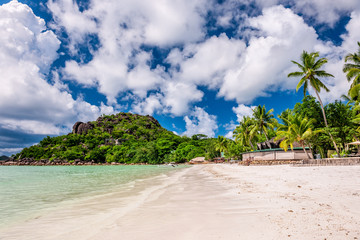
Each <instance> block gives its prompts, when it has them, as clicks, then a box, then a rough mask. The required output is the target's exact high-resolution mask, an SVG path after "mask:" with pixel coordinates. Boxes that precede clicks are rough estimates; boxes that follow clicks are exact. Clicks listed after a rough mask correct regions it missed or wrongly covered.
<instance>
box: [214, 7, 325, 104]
mask: <svg viewBox="0 0 360 240" xmlns="http://www.w3.org/2000/svg"><path fill="white" fill-rule="evenodd" d="M248 25H249V26H251V27H253V28H256V29H257V31H255V32H254V33H253V37H252V38H251V39H250V42H249V46H248V47H247V49H246V51H245V53H244V54H243V56H242V61H239V65H238V66H237V67H236V68H233V69H230V70H229V71H227V74H226V75H225V78H224V82H223V84H222V85H221V88H220V92H219V94H220V96H223V97H224V98H225V99H227V100H232V99H235V100H236V101H237V102H238V103H251V102H252V101H253V100H254V99H255V98H256V97H258V96H267V95H268V93H269V92H272V91H278V90H287V89H294V88H295V86H296V83H297V82H296V79H291V78H290V79H289V78H287V77H286V76H287V74H288V73H289V72H291V69H292V67H293V66H292V65H293V64H292V63H291V61H290V60H292V59H297V58H298V57H299V56H300V54H301V52H302V50H304V49H305V50H308V51H311V50H312V49H313V48H314V46H316V45H317V44H321V42H320V41H318V40H317V34H316V32H315V30H314V29H313V28H311V27H309V26H308V25H306V24H305V22H304V20H303V19H302V18H301V17H299V16H298V15H296V14H294V13H293V12H292V11H291V10H290V9H285V8H284V7H283V6H275V7H271V8H267V9H264V10H263V15H260V16H258V17H255V18H250V19H249V20H248Z"/></svg>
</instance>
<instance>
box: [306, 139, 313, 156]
mask: <svg viewBox="0 0 360 240" xmlns="http://www.w3.org/2000/svg"><path fill="white" fill-rule="evenodd" d="M307 144H308V145H309V149H310V153H311V155H310V157H311V158H312V159H313V158H314V153H313V150H312V146H311V144H310V143H309V142H308V143H307Z"/></svg>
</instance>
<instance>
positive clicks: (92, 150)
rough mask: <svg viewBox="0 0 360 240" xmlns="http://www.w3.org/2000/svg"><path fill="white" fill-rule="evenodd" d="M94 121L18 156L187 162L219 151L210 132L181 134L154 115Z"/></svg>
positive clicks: (104, 118)
mask: <svg viewBox="0 0 360 240" xmlns="http://www.w3.org/2000/svg"><path fill="white" fill-rule="evenodd" d="M92 125H93V126H94V127H93V128H92V129H89V130H88V131H87V132H86V134H74V133H70V134H68V135H64V136H57V137H49V136H47V137H45V138H44V139H43V140H41V141H40V143H39V144H38V145H35V146H32V147H29V148H25V149H23V151H21V152H20V153H19V154H17V155H16V156H15V157H16V158H34V159H37V160H39V159H50V160H55V159H63V160H67V161H69V162H73V161H74V160H78V159H79V160H83V161H94V162H96V163H104V162H108V163H111V162H118V163H126V164H130V163H148V164H161V163H164V162H171V161H174V162H185V161H189V160H191V159H192V158H195V157H200V156H205V155H206V156H208V157H210V158H213V157H215V156H218V154H219V153H218V152H217V151H216V150H215V149H214V145H213V144H212V143H213V139H210V138H207V136H206V135H203V134H197V135H194V136H193V137H192V138H188V137H186V136H184V137H180V136H177V135H175V134H174V133H172V132H170V131H167V130H166V129H164V128H162V127H161V126H160V124H159V123H158V122H157V121H156V120H155V119H154V118H152V117H150V116H140V115H137V114H130V113H119V114H117V115H111V116H107V115H103V116H101V117H99V118H98V119H97V121H94V122H92Z"/></svg>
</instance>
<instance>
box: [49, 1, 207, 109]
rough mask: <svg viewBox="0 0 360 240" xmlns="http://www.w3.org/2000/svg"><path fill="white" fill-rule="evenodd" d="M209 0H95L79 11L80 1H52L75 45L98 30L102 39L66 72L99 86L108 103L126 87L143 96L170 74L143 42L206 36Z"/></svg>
mask: <svg viewBox="0 0 360 240" xmlns="http://www.w3.org/2000/svg"><path fill="white" fill-rule="evenodd" d="M205 2H206V1H204V0H196V1H171V0H166V1H140V0H136V1H116V0H111V1H106V2H104V1H100V0H95V1H92V3H91V4H90V5H89V8H88V9H86V10H84V11H82V12H81V11H79V7H78V6H77V5H76V3H72V2H71V3H70V2H69V1H66V0H58V1H49V3H48V7H49V9H50V10H51V11H52V12H53V14H54V15H55V16H56V17H55V23H56V24H58V25H59V26H62V27H64V28H65V30H66V32H67V33H68V35H69V36H70V38H71V39H72V44H73V45H76V44H82V43H83V42H84V39H85V38H86V36H87V35H88V34H94V33H95V34H96V36H97V37H98V39H99V46H100V48H99V49H98V50H97V51H93V52H92V54H93V59H92V60H91V61H90V62H88V63H81V62H76V61H73V60H70V61H68V62H67V63H66V66H65V68H64V74H65V76H66V77H67V78H68V79H71V80H74V81H76V82H78V83H80V84H83V85H85V86H95V87H98V90H99V92H100V93H102V94H104V95H105V96H106V97H107V100H108V103H110V104H115V103H116V101H117V100H116V98H117V96H118V95H119V93H122V92H127V91H131V92H132V93H133V94H135V95H137V96H138V97H140V98H145V97H146V96H147V92H148V91H152V90H159V88H160V86H161V85H162V84H163V83H164V82H165V80H166V78H167V77H166V76H164V75H166V74H165V73H164V69H163V68H162V67H155V68H154V67H153V66H151V64H150V62H151V60H152V54H151V52H147V51H145V50H143V49H142V48H141V47H142V46H144V45H150V46H154V45H155V46H159V47H164V48H166V47H169V46H173V45H180V44H186V43H191V42H196V41H199V40H201V39H203V37H204V36H205V31H204V30H205V29H204V24H205V19H204V16H205V15H206V12H207V7H204V6H205V4H204V3H205ZM76 20H78V21H76ZM83 26H84V28H83ZM79 29H81V30H80V31H79Z"/></svg>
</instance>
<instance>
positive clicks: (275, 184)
mask: <svg viewBox="0 0 360 240" xmlns="http://www.w3.org/2000/svg"><path fill="white" fill-rule="evenodd" d="M129 189H131V191H130V192H126V191H119V192H113V193H109V194H107V195H102V196H97V197H93V198H91V199H83V200H81V201H78V202H72V203H67V204H64V205H63V206H61V207H59V208H58V209H54V210H53V211H51V212H46V213H43V214H40V215H39V216H36V217H34V218H32V219H30V220H28V221H27V222H25V223H22V224H19V225H16V226H12V227H11V228H7V229H3V230H0V239H27V240H28V239H74V240H75V239H76V240H81V239H87V240H88V239H91V240H92V239H94V240H95V239H122V240H123V239H136V240H141V239H186V240H192V239H194V240H195V239H206V240H207V239H227V240H228V239H230V240H231V239H327V240H329V239H360V166H337V167H335V166H334V167H330V166H327V167H291V166H249V167H247V166H238V165H227V164H218V165H198V166H193V167H190V168H186V169H182V170H179V171H176V172H174V173H171V174H169V175H163V176H160V177H156V178H153V179H148V180H145V181H141V182H138V183H136V184H135V186H129Z"/></svg>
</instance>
